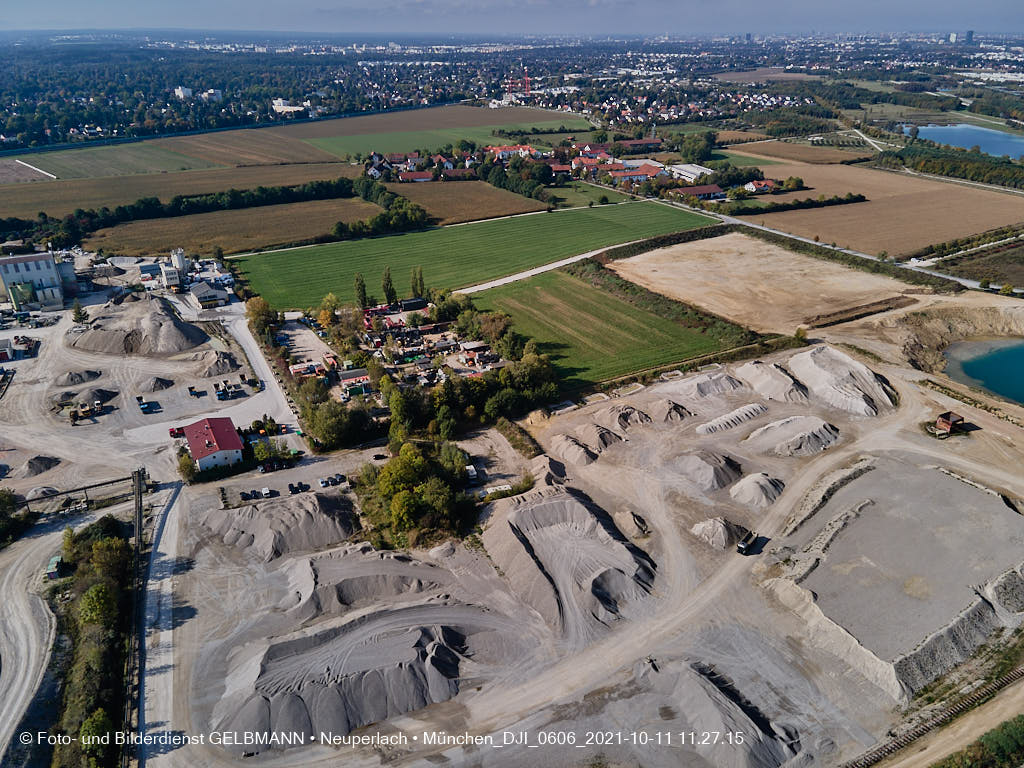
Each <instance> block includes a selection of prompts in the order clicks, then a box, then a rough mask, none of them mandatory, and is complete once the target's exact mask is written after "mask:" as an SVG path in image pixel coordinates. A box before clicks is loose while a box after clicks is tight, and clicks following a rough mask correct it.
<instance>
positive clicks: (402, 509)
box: [390, 491, 417, 531]
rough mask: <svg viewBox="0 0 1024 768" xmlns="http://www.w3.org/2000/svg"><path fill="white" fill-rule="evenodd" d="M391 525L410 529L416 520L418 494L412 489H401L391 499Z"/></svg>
mask: <svg viewBox="0 0 1024 768" xmlns="http://www.w3.org/2000/svg"><path fill="white" fill-rule="evenodd" d="M390 507H391V527H392V528H394V529H395V530H396V531H408V530H409V529H410V528H412V527H413V525H414V524H415V521H416V507H417V503H416V495H415V494H414V493H413V492H412V491H399V492H398V493H396V494H395V496H394V498H392V499H391V505H390Z"/></svg>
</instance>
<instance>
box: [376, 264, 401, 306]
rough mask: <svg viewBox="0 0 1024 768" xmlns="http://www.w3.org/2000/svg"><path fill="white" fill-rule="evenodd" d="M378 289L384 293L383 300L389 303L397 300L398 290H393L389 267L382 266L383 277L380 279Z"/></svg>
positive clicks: (393, 285)
mask: <svg viewBox="0 0 1024 768" xmlns="http://www.w3.org/2000/svg"><path fill="white" fill-rule="evenodd" d="M380 289H381V292H383V294H384V301H385V302H387V303H388V304H389V305H390V304H395V303H397V302H398V291H396V290H395V284H394V283H393V282H392V281H391V267H384V277H383V278H382V279H381V283H380Z"/></svg>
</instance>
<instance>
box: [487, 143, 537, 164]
mask: <svg viewBox="0 0 1024 768" xmlns="http://www.w3.org/2000/svg"><path fill="white" fill-rule="evenodd" d="M484 152H486V153H488V154H490V155H494V156H495V157H496V158H498V159H499V160H508V159H509V158H510V157H533V156H534V155H535V154H537V150H535V149H534V148H533V147H531V146H530V145H529V144H510V145H505V146H500V147H484Z"/></svg>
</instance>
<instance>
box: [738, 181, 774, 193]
mask: <svg viewBox="0 0 1024 768" xmlns="http://www.w3.org/2000/svg"><path fill="white" fill-rule="evenodd" d="M743 188H744V189H745V190H747V192H751V193H753V194H755V195H764V194H767V193H768V192H773V191H775V182H774V181H772V180H771V179H765V180H764V181H759V180H757V179H755V180H754V181H748V182H747V183H746V184H744V185H743Z"/></svg>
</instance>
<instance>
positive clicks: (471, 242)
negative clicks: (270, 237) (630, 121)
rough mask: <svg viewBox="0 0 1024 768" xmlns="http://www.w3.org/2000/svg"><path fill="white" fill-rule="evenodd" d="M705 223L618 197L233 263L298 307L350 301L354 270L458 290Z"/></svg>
mask: <svg viewBox="0 0 1024 768" xmlns="http://www.w3.org/2000/svg"><path fill="white" fill-rule="evenodd" d="M709 223H711V220H710V219H708V218H707V217H705V216H701V215H699V214H695V213H690V212H689V211H683V210H679V209H677V208H671V207H669V206H667V205H662V204H660V203H654V202H637V203H624V204H622V205H608V206H599V207H594V208H582V209H576V210H572V211H556V212H554V213H537V214H532V215H528V216H517V217H515V218H510V219H496V220H492V221H482V222H479V223H474V224H463V225H458V226H451V227H441V228H438V229H432V230H428V231H425V232H411V233H407V234H403V235H391V236H388V237H375V238H368V239H365V240H357V241H349V242H340V243H330V244H327V245H317V246H310V247H308V248H300V249H295V250H289V251H276V252H271V253H263V254H255V255H252V256H244V257H241V258H239V259H238V262H237V263H238V265H239V267H240V271H241V273H242V275H244V276H245V277H246V278H247V279H248V280H249V283H250V285H251V287H252V290H253V291H255V292H256V293H258V294H260V295H261V296H263V297H264V298H265V299H266V300H267V301H269V302H270V303H271V305H272V306H274V307H276V308H278V309H287V308H299V309H304V308H307V307H311V306H314V305H316V304H319V303H320V300H321V299H322V298H323V296H324V295H325V294H326V293H328V292H329V291H333V292H334V294H335V295H336V296H338V298H339V299H341V301H343V302H351V301H352V300H353V298H354V288H353V279H354V276H355V273H356V272H362V274H363V276H364V278H365V279H366V285H367V288H368V290H369V291H370V293H373V294H376V295H377V296H380V293H381V290H380V286H381V276H382V275H383V272H384V268H385V267H388V266H390V267H391V274H392V277H393V279H394V282H395V287H396V288H397V290H398V293H399V295H408V291H409V275H410V270H411V269H412V267H414V266H420V267H423V272H424V277H425V278H426V282H427V285H429V286H430V287H433V288H462V287H466V286H469V285H475V284H477V283H482V282H486V281H488V280H493V279H495V278H498V277H502V276H503V275H510V274H514V273H516V272H520V271H522V270H525V269H530V268H531V267H536V266H539V265H541V264H548V263H550V262H552V261H558V260H559V259H564V258H567V257H569V256H574V255H576V254H579V253H585V252H587V251H592V250H594V249H597V248H602V247H604V246H609V245H615V244H617V243H625V242H629V241H632V240H639V239H642V238H645V237H652V236H654V235H659V234H665V233H667V232H678V231H681V230H685V229H693V228H695V227H700V226H705V225H707V224H709Z"/></svg>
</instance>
